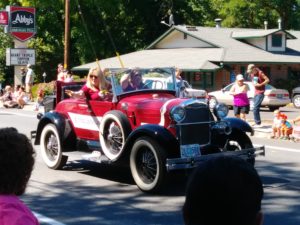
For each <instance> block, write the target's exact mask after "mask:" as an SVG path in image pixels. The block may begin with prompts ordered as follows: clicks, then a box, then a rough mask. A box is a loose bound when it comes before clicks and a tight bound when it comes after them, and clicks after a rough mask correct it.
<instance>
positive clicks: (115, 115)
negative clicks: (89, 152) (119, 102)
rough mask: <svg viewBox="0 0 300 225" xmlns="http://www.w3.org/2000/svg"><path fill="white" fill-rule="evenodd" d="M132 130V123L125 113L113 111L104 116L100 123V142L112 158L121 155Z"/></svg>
mask: <svg viewBox="0 0 300 225" xmlns="http://www.w3.org/2000/svg"><path fill="white" fill-rule="evenodd" d="M130 132H131V127H130V123H129V121H128V119H127V117H126V116H125V115H124V114H123V113H121V112H119V111H111V112H108V113H106V114H105V115H104V116H103V119H102V121H101V123H100V144H101V148H102V150H103V152H104V154H105V155H106V156H107V157H108V158H109V159H110V160H117V159H118V158H119V157H120V155H121V153H122V152H123V147H124V145H125V141H126V138H127V137H128V135H129V133H130Z"/></svg>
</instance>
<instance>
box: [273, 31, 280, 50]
mask: <svg viewBox="0 0 300 225" xmlns="http://www.w3.org/2000/svg"><path fill="white" fill-rule="evenodd" d="M272 47H282V34H272Z"/></svg>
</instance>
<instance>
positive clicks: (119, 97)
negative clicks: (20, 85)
mask: <svg viewBox="0 0 300 225" xmlns="http://www.w3.org/2000/svg"><path fill="white" fill-rule="evenodd" d="M130 72H131V71H130V69H123V70H117V71H112V72H111V73H110V75H109V76H107V79H109V80H110V82H111V84H112V98H111V99H109V100H107V101H95V100H94V101H93V100H89V101H88V100H86V99H73V98H68V97H67V96H66V95H65V90H66V89H72V90H78V89H80V87H81V86H82V83H75V82H74V83H62V82H57V90H56V96H55V97H53V98H51V99H48V102H47V103H46V105H45V111H46V112H45V114H44V115H39V119H40V120H39V123H38V127H37V130H36V131H34V132H33V135H34V136H35V144H40V147H41V154H42V158H43V160H44V162H45V163H46V164H47V166H48V167H49V168H52V169H61V168H63V166H64V165H65V164H66V162H67V158H68V157H67V154H68V151H74V150H78V151H80V150H82V149H84V148H87V150H88V151H90V152H91V154H89V155H86V154H85V159H87V160H92V161H95V162H98V163H116V164H117V163H121V162H122V163H125V164H126V165H128V166H130V170H131V173H132V177H133V179H134V181H135V183H136V184H137V186H138V187H139V188H140V189H141V190H142V191H144V192H157V191H159V190H161V188H162V187H163V186H164V185H165V183H166V180H167V179H166V177H167V176H168V175H169V173H170V172H172V171H174V170H187V169H191V168H194V167H196V166H197V165H198V164H199V163H201V161H202V160H206V159H207V158H208V157H214V156H217V155H222V154H225V155H227V154H228V155H238V156H240V157H244V158H245V159H246V160H248V161H249V162H251V163H254V157H255V156H256V155H258V154H264V147H259V148H253V145H252V142H251V140H250V138H249V137H248V136H247V134H246V132H249V133H250V134H253V130H252V128H251V127H250V126H249V125H248V124H247V123H246V122H244V121H242V120H240V119H236V118H228V117H226V116H227V114H228V108H227V106H226V105H224V104H219V105H216V107H215V108H214V110H213V112H211V110H210V108H209V106H208V103H207V99H206V98H205V97H204V98H202V99H201V98H197V99H196V98H177V97H176V96H178V93H177V94H176V79H175V70H174V68H150V69H140V72H141V74H142V76H143V80H145V79H144V78H147V77H162V78H165V79H167V80H168V84H167V85H153V83H147V82H146V83H145V84H143V87H144V88H142V89H140V90H134V91H127V92H126V91H123V90H122V88H121V85H120V79H121V77H122V76H124V74H125V75H126V74H129V73H130ZM150 80H151V79H150ZM150 82H160V81H155V79H152V80H151V81H150ZM158 86H159V87H160V89H156V88H155V87H158ZM180 90H182V89H180ZM84 150H85V151H86V149H84Z"/></svg>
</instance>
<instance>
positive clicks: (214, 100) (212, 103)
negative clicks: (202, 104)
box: [208, 96, 218, 109]
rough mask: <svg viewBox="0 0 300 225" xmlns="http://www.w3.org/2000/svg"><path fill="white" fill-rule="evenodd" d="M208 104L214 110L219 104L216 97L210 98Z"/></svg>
mask: <svg viewBox="0 0 300 225" xmlns="http://www.w3.org/2000/svg"><path fill="white" fill-rule="evenodd" d="M208 104H209V108H210V109H213V108H215V106H216V105H217V104H218V100H217V99H216V97H214V96H210V97H209V102H208Z"/></svg>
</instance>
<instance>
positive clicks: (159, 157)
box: [130, 137, 167, 193]
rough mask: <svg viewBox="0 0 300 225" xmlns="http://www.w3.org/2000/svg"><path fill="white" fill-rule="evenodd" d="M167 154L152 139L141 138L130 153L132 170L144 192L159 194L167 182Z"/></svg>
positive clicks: (134, 177)
mask: <svg viewBox="0 0 300 225" xmlns="http://www.w3.org/2000/svg"><path fill="white" fill-rule="evenodd" d="M165 165H166V153H165V150H164V149H163V148H162V147H161V146H160V145H159V144H158V143H157V142H156V141H155V140H153V139H152V138H149V137H141V138H139V139H137V140H136V142H135V143H134V145H133V147H132V150H131V153H130V169H131V174H132V177H133V179H134V181H135V183H136V185H137V186H138V187H139V188H140V189H141V190H142V191H144V192H151V193H154V192H158V191H159V190H161V188H162V187H163V185H164V183H165V182H166V173H167V172H166V166H165Z"/></svg>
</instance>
